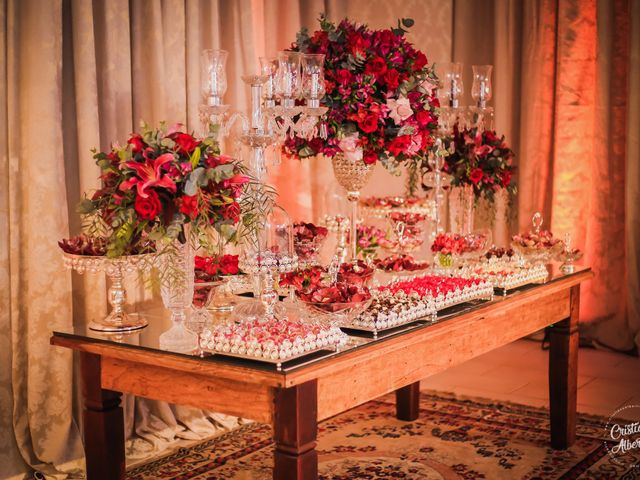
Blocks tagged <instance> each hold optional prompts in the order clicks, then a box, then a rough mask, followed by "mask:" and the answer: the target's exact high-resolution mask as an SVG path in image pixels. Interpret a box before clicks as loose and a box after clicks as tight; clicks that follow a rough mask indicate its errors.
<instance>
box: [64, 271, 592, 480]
mask: <svg viewBox="0 0 640 480" xmlns="http://www.w3.org/2000/svg"><path fill="white" fill-rule="evenodd" d="M591 276H592V274H591V272H590V270H589V269H578V270H576V272H575V273H573V274H569V275H563V274H560V273H557V272H552V274H551V277H550V280H549V281H548V282H547V283H546V284H544V285H535V286H529V287H524V288H522V289H520V290H518V291H515V292H513V293H510V294H509V295H507V296H505V297H502V296H496V298H495V299H494V300H492V301H490V302H484V303H481V304H478V305H473V306H468V305H467V306H464V307H459V308H457V309H454V310H455V311H454V313H449V314H448V315H445V316H444V317H443V318H442V319H440V320H439V321H438V322H437V323H434V324H430V323H428V322H422V323H417V324H414V325H412V326H410V327H406V328H403V329H400V330H397V331H394V332H392V333H389V334H387V335H383V336H381V337H379V338H378V339H371V338H369V339H366V340H363V341H362V342H361V344H360V345H357V346H353V347H352V348H348V349H346V350H345V351H342V352H339V353H333V352H328V353H326V354H321V355H320V356H319V358H314V359H312V360H307V361H306V362H298V363H295V362H293V364H291V365H288V364H285V365H284V366H283V369H282V371H277V370H276V369H275V367H273V366H267V365H264V364H260V363H257V362H248V361H243V360H235V359H228V358H223V357H220V356H212V357H207V358H199V357H196V356H190V355H182V354H175V353H170V352H165V351H161V350H159V349H157V348H150V347H148V346H144V345H142V346H141V345H137V346H134V345H128V344H124V343H118V342H117V341H113V340H105V339H104V337H103V338H102V339H100V338H97V337H99V335H94V334H91V333H89V332H54V333H53V336H52V338H51V343H52V344H54V345H60V346H63V347H68V348H72V349H74V350H78V351H79V352H80V366H81V374H82V382H83V389H82V392H83V397H84V441H85V451H86V457H87V476H88V479H89V480H98V479H105V480H114V479H123V478H124V477H125V454H124V427H123V416H122V408H121V407H120V397H121V393H120V392H126V393H130V394H134V395H139V396H142V397H146V398H151V399H156V400H163V401H167V402H172V403H177V404H184V405H191V406H194V407H199V408H203V409H209V410H213V411H217V412H222V413H226V414H230V415H237V416H240V417H244V418H250V419H253V420H257V421H261V422H267V423H270V424H271V425H272V426H273V439H274V443H275V454H274V456H275V458H274V471H273V478H274V479H278V480H281V479H305V480H306V479H315V478H317V476H318V455H317V452H316V450H315V446H316V437H317V431H318V429H317V423H318V421H321V420H324V419H326V418H329V417H331V416H333V415H336V414H338V413H341V412H344V411H345V410H347V409H349V408H352V407H355V406H357V405H360V404H362V403H365V402H367V401H369V400H372V399H375V398H377V397H379V396H381V395H384V394H386V393H389V392H392V391H395V392H396V402H397V417H398V418H399V419H401V420H406V421H412V420H415V419H416V418H417V417H418V413H419V411H418V400H419V390H420V380H421V379H423V378H425V377H428V376H429V375H433V374H436V373H438V372H440V371H442V370H446V369H447V368H449V367H452V366H454V365H457V364H460V363H462V362H464V361H466V360H469V359H471V358H473V357H476V356H478V355H481V354H483V353H486V352H488V351H490V350H492V349H495V348H498V347H500V346H502V345H505V344H507V343H510V342H513V341H514V340H516V339H518V338H521V337H523V336H526V335H529V334H531V333H533V332H535V331H537V330H539V329H541V328H544V327H547V326H551V329H550V331H551V343H550V355H549V396H550V406H551V407H550V410H551V439H550V440H551V446H552V447H553V448H556V449H565V448H567V447H569V446H570V445H571V444H572V443H573V442H574V439H575V422H576V380H577V356H578V309H579V299H580V283H581V282H582V281H585V280H587V279H589V278H591Z"/></svg>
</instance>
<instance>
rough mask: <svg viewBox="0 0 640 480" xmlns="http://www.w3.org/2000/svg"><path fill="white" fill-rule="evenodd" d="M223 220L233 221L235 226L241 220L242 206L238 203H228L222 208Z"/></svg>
mask: <svg viewBox="0 0 640 480" xmlns="http://www.w3.org/2000/svg"><path fill="white" fill-rule="evenodd" d="M222 218H224V219H225V220H231V221H232V222H233V223H234V224H236V223H238V220H240V205H238V202H232V203H227V204H226V205H224V206H223V207H222Z"/></svg>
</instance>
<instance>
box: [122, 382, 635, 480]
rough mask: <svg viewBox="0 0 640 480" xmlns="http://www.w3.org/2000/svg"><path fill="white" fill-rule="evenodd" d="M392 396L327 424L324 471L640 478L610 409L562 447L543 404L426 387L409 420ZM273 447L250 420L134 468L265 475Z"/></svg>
mask: <svg viewBox="0 0 640 480" xmlns="http://www.w3.org/2000/svg"><path fill="white" fill-rule="evenodd" d="M394 398H395V397H393V396H391V395H388V396H385V397H383V398H381V399H378V400H375V401H372V402H369V403H367V404H365V405H362V406H360V407H357V408H354V409H353V410H350V411H348V412H345V413H343V414H341V415H338V416H336V417H334V418H331V419H329V420H327V421H325V422H323V423H321V424H320V426H319V439H318V447H317V449H318V452H319V462H320V464H319V470H320V478H322V479H325V480H342V479H391V478H402V479H405V480H418V479H420V480H431V479H442V480H450V479H465V480H475V479H490V480H493V479H528V480H536V479H567V480H568V479H594V480H595V479H598V480H603V479H625V480H632V479H640V468H636V469H634V468H633V467H630V466H622V465H618V464H617V463H616V462H614V461H612V460H611V458H610V456H609V455H608V453H607V450H606V448H605V445H604V442H603V438H604V433H605V432H604V425H605V423H606V419H603V418H599V417H593V416H585V415H580V416H579V419H578V426H577V431H578V438H577V441H576V443H575V445H574V446H573V447H572V448H571V449H569V450H566V451H554V450H552V449H551V448H549V420H548V411H547V410H545V409H540V408H533V407H527V406H523V405H515V404H506V403H494V402H491V401H490V400H482V399H459V398H456V397H454V396H451V395H447V394H440V393H438V394H427V393H422V395H421V399H420V417H419V419H418V420H416V421H414V422H402V421H399V420H396V418H395V404H394ZM272 451H273V447H272V444H271V429H270V427H269V426H267V425H264V424H259V423H249V424H246V425H244V426H242V427H240V428H239V429H237V430H234V431H232V432H229V433H227V434H224V435H222V436H219V437H216V438H214V439H211V440H208V441H205V442H203V443H200V444H198V445H196V446H194V447H192V448H189V449H185V448H183V449H180V450H178V451H175V452H173V453H172V454H170V455H167V456H165V457H162V458H160V459H158V460H155V461H153V462H151V463H148V464H146V465H143V466H140V467H137V468H134V469H132V470H130V471H129V472H128V476H127V478H128V479H129V480H151V479H154V480H159V479H166V480H168V479H172V480H205V479H207V480H210V479H211V480H212V479H216V480H217V479H220V480H222V479H234V480H262V479H265V480H267V479H270V478H271V468H272V465H273V463H272ZM634 455H635V457H634ZM625 464H627V465H630V464H631V465H633V464H635V465H640V450H635V452H632V453H628V454H627V455H626V457H625Z"/></svg>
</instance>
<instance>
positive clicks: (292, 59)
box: [276, 52, 302, 108]
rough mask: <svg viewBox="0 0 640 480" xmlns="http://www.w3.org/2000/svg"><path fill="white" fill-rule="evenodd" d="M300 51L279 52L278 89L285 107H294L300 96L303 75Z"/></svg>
mask: <svg viewBox="0 0 640 480" xmlns="http://www.w3.org/2000/svg"><path fill="white" fill-rule="evenodd" d="M301 57H302V54H301V53H299V52H279V53H278V72H277V77H276V78H277V82H276V91H277V93H278V96H279V97H280V100H281V102H282V106H283V107H284V108H294V107H295V101H296V99H297V98H298V97H299V96H300V87H301V75H300V61H301Z"/></svg>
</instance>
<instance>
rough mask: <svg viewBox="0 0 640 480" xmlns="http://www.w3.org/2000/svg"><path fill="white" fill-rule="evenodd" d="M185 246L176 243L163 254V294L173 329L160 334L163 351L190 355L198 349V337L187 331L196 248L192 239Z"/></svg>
mask: <svg viewBox="0 0 640 480" xmlns="http://www.w3.org/2000/svg"><path fill="white" fill-rule="evenodd" d="M185 237H186V239H185V241H184V243H182V242H180V241H178V240H175V241H174V242H173V243H172V245H171V246H170V247H169V248H167V249H166V251H165V253H164V254H163V257H164V262H163V272H162V280H161V288H160V290H161V293H162V301H163V303H164V306H165V307H166V308H167V309H168V310H169V311H170V312H171V323H172V325H171V328H170V329H169V330H167V331H166V332H164V333H163V334H162V335H160V348H161V349H162V350H169V351H172V352H180V353H190V352H192V351H193V350H194V349H196V348H197V346H198V336H197V335H196V334H194V333H193V332H191V331H189V330H187V329H186V328H185V322H186V320H187V315H188V313H189V308H190V307H191V304H192V302H193V288H194V287H193V283H194V261H195V249H194V248H193V247H194V246H193V245H192V243H191V239H190V236H189V235H188V234H187V235H185Z"/></svg>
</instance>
